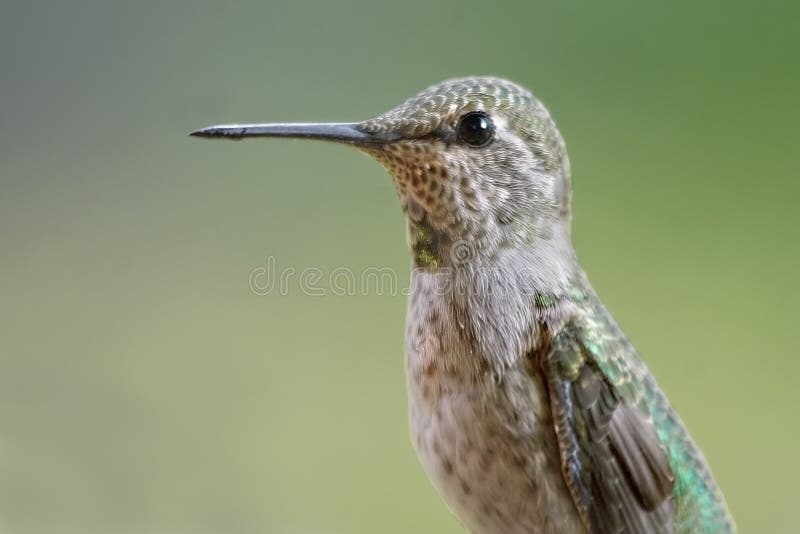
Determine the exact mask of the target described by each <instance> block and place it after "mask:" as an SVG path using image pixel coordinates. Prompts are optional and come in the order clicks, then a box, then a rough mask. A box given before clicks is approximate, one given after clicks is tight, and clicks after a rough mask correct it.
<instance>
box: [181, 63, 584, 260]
mask: <svg viewBox="0 0 800 534" xmlns="http://www.w3.org/2000/svg"><path fill="white" fill-rule="evenodd" d="M192 135H196V136H201V137H219V138H228V139H241V138H245V137H295V138H311V139H322V140H328V141H335V142H340V143H345V144H349V145H352V146H354V147H356V148H358V149H360V150H362V151H364V152H366V153H368V154H370V155H371V156H373V157H374V158H375V159H377V160H378V161H380V162H381V163H382V164H383V165H384V166H385V167H386V168H387V169H388V170H389V172H390V173H391V175H392V176H393V178H394V182H395V185H396V187H397V191H398V193H399V196H400V200H401V203H402V206H403V210H404V212H405V213H406V215H407V218H408V221H409V226H410V227H411V228H412V230H417V231H419V232H420V233H421V234H422V236H423V237H422V238H423V240H424V241H425V242H426V243H427V244H426V248H427V249H428V250H427V252H426V254H427V255H428V259H427V260H425V258H416V259H417V263H420V261H421V262H422V263H423V264H424V263H432V264H434V265H439V264H441V263H442V262H443V261H445V262H446V260H445V256H446V254H445V253H444V249H446V248H447V247H448V246H449V245H451V244H452V243H455V242H465V241H467V242H472V243H474V246H475V247H476V249H478V251H479V252H480V253H487V254H491V253H492V252H493V251H497V250H498V249H499V248H502V247H508V246H514V245H521V246H525V245H526V244H530V243H532V242H534V241H536V240H541V239H544V240H547V239H550V237H551V236H552V233H553V231H554V229H559V230H561V231H562V232H561V233H566V234H567V235H568V233H569V216H570V196H571V188H570V171H569V161H568V158H567V154H566V149H565V146H564V141H563V139H562V137H561V134H560V133H559V131H558V129H557V128H556V125H555V123H554V122H553V120H552V119H551V118H550V115H549V113H548V112H547V110H546V109H545V108H544V106H543V105H542V104H541V103H540V102H539V101H538V100H537V99H536V98H535V97H534V96H533V95H532V94H531V93H530V92H528V91H527V90H525V89H523V88H522V87H520V86H518V85H516V84H514V83H512V82H509V81H506V80H503V79H499V78H491V77H472V78H459V79H453V80H448V81H445V82H442V83H440V84H437V85H434V86H432V87H429V88H428V89H426V90H424V91H422V92H421V93H419V94H418V95H416V96H414V97H413V98H411V99H409V100H407V101H406V102H404V103H403V104H401V105H399V106H397V107H396V108H394V109H392V110H390V111H388V112H386V113H384V114H382V115H380V116H378V117H376V118H373V119H369V120H366V121H363V122H357V123H333V124H331V123H322V124H318V123H312V124H309V123H305V124H251V125H230V126H212V127H209V128H204V129H202V130H199V131H197V132H194V133H193V134H192ZM412 245H413V236H412ZM437 249H438V250H437ZM423 266H424V265H423Z"/></svg>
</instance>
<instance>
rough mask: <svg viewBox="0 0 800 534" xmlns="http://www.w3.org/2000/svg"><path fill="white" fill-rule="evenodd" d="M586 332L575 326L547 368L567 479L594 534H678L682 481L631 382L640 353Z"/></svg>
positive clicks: (546, 359) (555, 345) (547, 357)
mask: <svg viewBox="0 0 800 534" xmlns="http://www.w3.org/2000/svg"><path fill="white" fill-rule="evenodd" d="M583 326H584V325H581V324H577V323H576V321H575V320H573V321H571V322H569V323H567V325H566V326H565V327H564V328H563V329H561V330H560V331H559V332H558V333H557V334H556V335H555V337H554V338H553V340H552V342H551V344H550V348H549V350H548V351H547V352H546V353H543V354H542V358H541V360H540V362H539V364H540V366H541V368H542V371H543V373H544V376H545V379H546V381H547V385H548V390H549V394H550V405H551V410H552V414H553V423H554V426H555V431H556V436H557V441H558V445H559V451H560V454H561V464H562V471H563V475H564V479H565V481H566V483H567V486H568V487H569V490H570V493H571V494H572V498H573V500H574V501H575V505H576V507H577V508H578V511H579V512H580V514H581V517H582V518H583V521H584V523H585V525H586V526H587V528H588V530H589V531H590V532H592V533H600V534H606V533H615V534H623V533H625V534H629V533H630V534H633V533H637V534H638V533H648V534H649V533H670V532H672V531H673V518H674V504H673V502H672V493H673V485H674V477H673V474H672V470H671V468H670V464H669V461H668V457H667V453H666V450H665V448H664V446H663V445H662V443H661V441H660V440H659V438H658V435H657V433H656V429H655V426H654V425H653V423H652V419H651V417H650V415H649V413H648V410H647V406H646V404H645V403H644V402H642V400H641V399H637V398H636V392H635V390H634V389H633V388H628V385H629V384H630V383H631V381H630V380H627V379H625V378H624V377H625V375H627V377H628V379H629V378H630V374H631V370H630V369H628V368H626V367H625V366H626V365H627V364H628V363H630V362H631V360H630V359H629V358H625V354H624V352H625V351H627V350H629V349H630V350H632V347H630V345H629V344H628V343H627V341H625V340H624V337H623V338H622V339H617V338H618V336H616V335H614V334H615V333H614V332H608V331H606V333H610V334H612V335H610V336H609V335H604V333H603V332H602V329H601V332H600V334H598V332H597V331H596V330H594V329H586V328H584V327H583ZM590 332H591V333H590ZM598 351H599V352H598ZM602 351H609V353H607V354H604V353H602ZM621 352H622V353H621ZM626 362H628V363H626ZM634 362H638V357H637V358H636V359H635V360H634ZM621 377H622V379H621Z"/></svg>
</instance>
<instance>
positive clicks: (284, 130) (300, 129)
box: [189, 122, 393, 145]
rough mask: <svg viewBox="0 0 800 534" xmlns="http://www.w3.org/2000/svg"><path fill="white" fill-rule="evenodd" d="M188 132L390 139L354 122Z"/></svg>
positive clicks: (370, 141) (372, 140)
mask: <svg viewBox="0 0 800 534" xmlns="http://www.w3.org/2000/svg"><path fill="white" fill-rule="evenodd" d="M189 135H192V136H195V137H206V138H209V139H214V138H221V139H233V140H239V139H244V138H245V137H286V138H295V139H321V140H323V141H334V142H338V143H348V144H352V145H373V144H382V143H387V142H390V141H392V140H393V139H392V136H389V135H386V134H374V133H369V132H365V131H364V130H362V129H361V128H360V127H359V124H358V123H357V122H328V123H289V124H227V125H220V126H209V127H208V128H203V129H202V130H197V131H196V132H192V133H191V134H189Z"/></svg>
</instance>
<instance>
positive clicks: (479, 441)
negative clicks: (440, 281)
mask: <svg viewBox="0 0 800 534" xmlns="http://www.w3.org/2000/svg"><path fill="white" fill-rule="evenodd" d="M415 311H419V310H410V317H411V316H413V313H414V312H415ZM447 313H448V312H447V310H446V307H440V308H439V309H438V310H437V311H436V312H435V313H433V314H432V315H431V314H430V313H426V314H422V315H421V316H424V317H425V320H423V321H414V320H411V321H409V325H408V330H407V336H406V343H407V346H406V367H407V379H408V395H409V419H410V427H411V433H412V440H413V442H414V444H415V446H416V448H417V452H418V454H419V456H420V459H421V461H422V463H423V466H424V467H425V470H426V471H427V473H428V476H429V477H430V479H431V481H432V482H433V484H434V486H435V487H436V488H437V490H438V491H439V493H440V494H441V495H442V497H443V498H444V500H445V501H446V502H447V504H448V505H449V507H450V509H451V510H452V511H453V512H454V513H455V514H456V515H457V516H458V517H459V519H460V520H461V521H462V522H463V523H464V525H465V526H466V527H467V528H468V529H469V530H470V532H473V533H474V534H494V533H506V534H509V533H511V534H513V533H517V532H518V533H528V532H582V528H583V527H582V526H581V524H580V522H579V521H578V519H577V516H576V514H575V508H574V505H573V503H572V500H571V498H570V496H569V494H568V492H567V489H566V486H565V484H564V482H563V478H562V475H561V468H560V462H559V456H558V451H557V444H556V442H555V435H554V432H553V426H552V421H551V416H550V410H549V405H548V401H547V395H546V391H545V390H544V385H543V384H542V382H541V378H540V377H539V375H538V373H536V372H535V371H534V370H532V369H531V368H530V367H529V365H530V362H528V361H526V360H525V358H524V357H521V358H519V360H518V361H516V362H514V363H512V364H511V365H510V366H508V368H507V369H506V370H505V372H504V373H503V374H502V376H499V377H498V376H497V375H496V374H494V373H493V372H490V370H489V369H488V368H485V364H484V363H481V362H484V361H485V358H483V357H482V356H483V355H481V354H478V353H477V351H478V350H479V349H477V348H476V346H475V345H474V344H473V343H472V342H471V341H470V339H469V336H468V335H467V334H465V333H464V332H463V329H462V328H461V327H460V326H459V324H458V321H457V320H456V319H455V318H454V317H446V316H445V314H447ZM418 316H420V315H418Z"/></svg>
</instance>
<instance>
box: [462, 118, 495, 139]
mask: <svg viewBox="0 0 800 534" xmlns="http://www.w3.org/2000/svg"><path fill="white" fill-rule="evenodd" d="M493 135H494V124H492V119H490V118H489V116H488V115H487V114H486V113H484V112H482V111H473V112H472V113H467V114H466V115H464V116H463V117H461V120H460V121H458V138H459V139H461V141H463V142H464V143H466V144H468V145H470V146H474V147H479V146H484V145H486V144H487V143H489V141H491V140H492V136H493Z"/></svg>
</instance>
